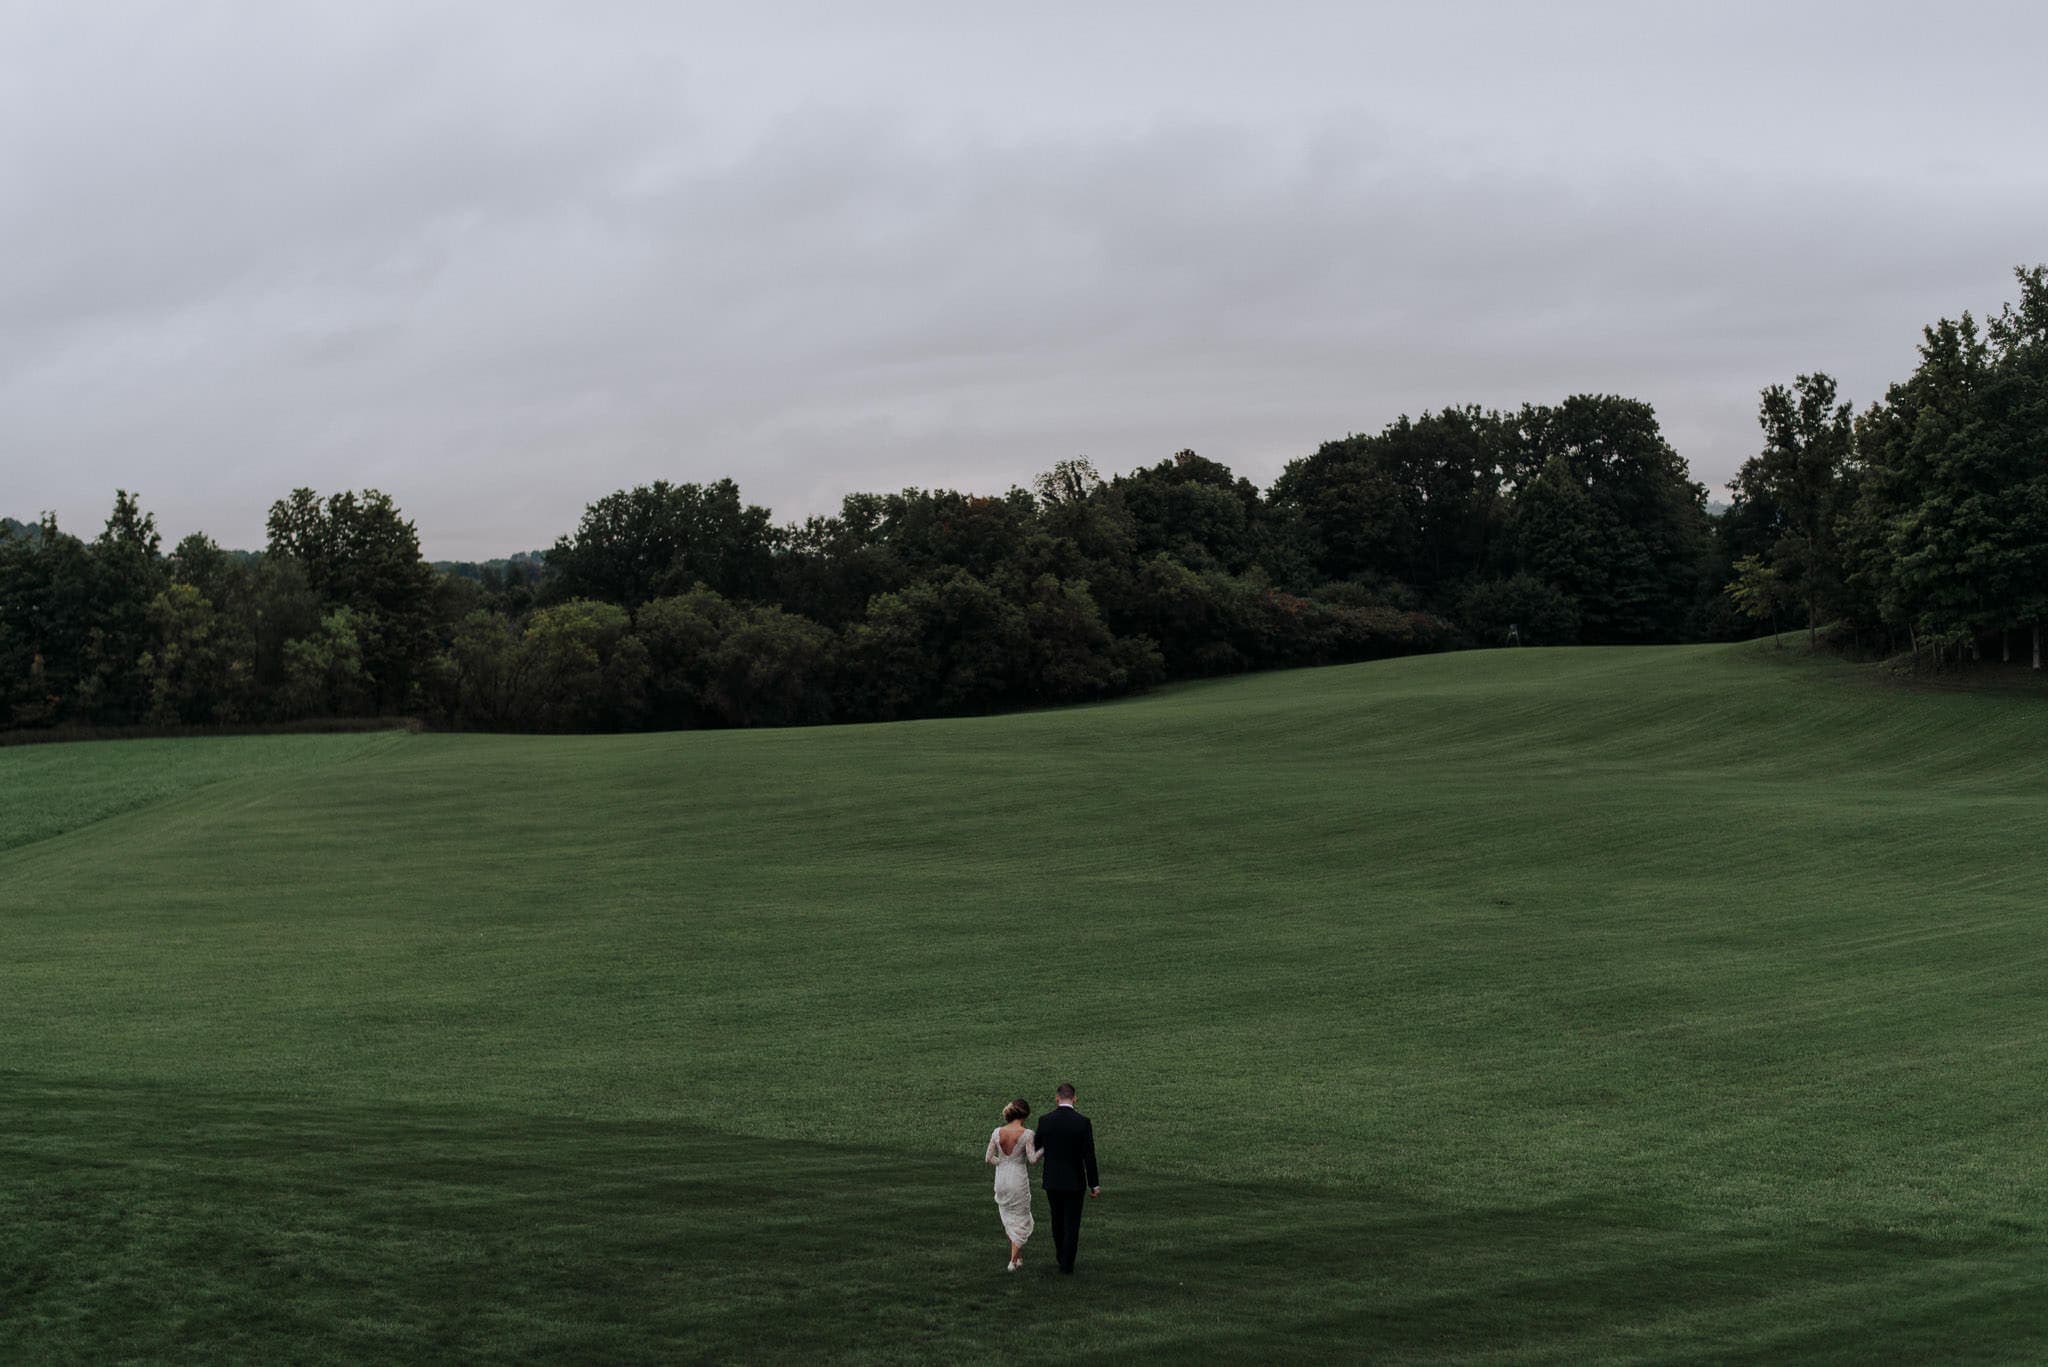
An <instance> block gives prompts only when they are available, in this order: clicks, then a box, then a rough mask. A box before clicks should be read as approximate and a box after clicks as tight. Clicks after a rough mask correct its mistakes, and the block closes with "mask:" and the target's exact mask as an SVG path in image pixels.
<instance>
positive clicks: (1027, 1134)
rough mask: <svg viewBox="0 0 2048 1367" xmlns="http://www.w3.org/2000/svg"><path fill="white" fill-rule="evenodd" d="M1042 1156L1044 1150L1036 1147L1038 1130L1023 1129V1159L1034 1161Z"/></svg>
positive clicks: (1028, 1161)
mask: <svg viewBox="0 0 2048 1367" xmlns="http://www.w3.org/2000/svg"><path fill="white" fill-rule="evenodd" d="M1043 1157H1045V1150H1044V1149H1041V1148H1039V1147H1038V1131H1036V1130H1026V1131H1024V1161H1025V1162H1027V1163H1036V1162H1037V1161H1038V1160H1039V1159H1041V1158H1043Z"/></svg>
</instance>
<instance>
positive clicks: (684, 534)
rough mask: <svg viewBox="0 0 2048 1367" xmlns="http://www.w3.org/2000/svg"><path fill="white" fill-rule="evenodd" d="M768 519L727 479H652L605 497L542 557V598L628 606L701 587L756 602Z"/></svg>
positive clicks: (767, 549)
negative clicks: (544, 570)
mask: <svg viewBox="0 0 2048 1367" xmlns="http://www.w3.org/2000/svg"><path fill="white" fill-rule="evenodd" d="M769 518H770V515H769V512H768V510H767V509H766V508H761V507H756V506H754V505H753V504H749V503H743V502H742V501H741V499H740V491H739V486H738V485H736V484H734V483H733V482H732V481H731V480H729V479H721V480H719V481H718V482H717V483H715V484H670V483H669V482H668V481H666V480H657V481H655V482H654V483H653V484H643V485H639V486H637V487H635V488H632V489H623V490H620V491H619V492H617V493H612V494H607V495H605V496H604V497H603V498H601V499H599V500H598V501H597V502H595V503H593V504H591V505H590V506H589V507H588V508H586V509H584V512H583V520H582V521H581V522H580V523H578V524H577V527H576V530H575V532H574V533H573V534H571V535H569V536H565V537H563V538H561V539H560V540H559V541H557V542H556V543H555V546H554V549H553V550H551V551H549V552H548V557H547V580H546V588H547V592H548V595H549V597H550V598H551V599H553V600H555V601H561V600H564V599H569V598H592V599H598V600H601V601H603V602H608V603H617V604H620V605H621V606H623V607H626V608H629V609H630V608H637V607H639V606H640V605H641V604H642V603H645V602H647V601H648V600H649V599H651V598H657V597H660V596H662V595H664V594H676V593H683V592H686V591H688V590H689V589H690V588H691V587H692V586H694V585H696V584H703V585H705V586H706V587H708V588H711V589H713V590H715V591H717V592H718V593H721V594H724V595H725V596H726V597H728V598H759V597H761V596H763V595H765V594H766V593H767V592H768V590H769V587H770V583H771V573H770V555H771V551H772V548H773V543H774V536H773V533H772V530H771V526H770V520H769Z"/></svg>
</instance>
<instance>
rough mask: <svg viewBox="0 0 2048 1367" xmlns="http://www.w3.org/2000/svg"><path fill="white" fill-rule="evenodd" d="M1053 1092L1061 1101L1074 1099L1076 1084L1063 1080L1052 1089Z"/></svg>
mask: <svg viewBox="0 0 2048 1367" xmlns="http://www.w3.org/2000/svg"><path fill="white" fill-rule="evenodd" d="M1052 1094H1053V1096H1054V1097H1056V1098H1057V1099H1059V1100H1061V1101H1072V1100H1073V1099H1074V1084H1073V1083H1071V1082H1062V1083H1061V1084H1060V1085H1059V1086H1057V1087H1055V1088H1053V1089H1052Z"/></svg>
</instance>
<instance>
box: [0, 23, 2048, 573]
mask: <svg viewBox="0 0 2048 1367" xmlns="http://www.w3.org/2000/svg"><path fill="white" fill-rule="evenodd" d="M2044 51H2048V6H2040V5H2036V4H2017V3H2016V4H1988V3H1987V4H1970V3H1948V4H1943V5H1934V4H1928V3H1912V4H1905V3H1895V4H1887V3H1857V4H1807V5H1801V4H1797V3H1786V0H1779V2H1778V3H1773V4H1754V5H1752V4H1738V3H1727V2H1726V0H1721V2H1720V3H1712V4H1708V3H1687V4H1683V5H1679V4H1670V5H1663V4H1655V3H1650V2H1649V0H1636V2H1635V3H1617V4H1574V3H1562V2H1554V3H1548V4H1542V5H1537V4H1476V3H1475V4H1446V3H1441V0H1437V2H1436V3H1430V4H1428V5H1424V4H1421V3H1419V2H1418V3H1413V4H1407V5H1401V6H1393V5H1385V6H1380V5H1370V4H1363V3H1355V2H1347V0H1329V3H1307V2H1306V0H1299V2H1295V3H1290V2H1289V0H1262V2H1261V3H1258V4H1251V3H1235V4H1197V3H1189V0H1172V2H1171V3H1159V4H1139V3H1130V2H1129V0H1120V2H1119V3H1116V4H1103V3H1100V0H1097V3H1093V4H1048V3H1043V0H1041V3H1038V4H1034V5H1029V6H1022V5H1012V6H1002V7H998V6H990V5H967V4H961V3H958V0H951V3H932V4H915V5H912V4H889V3H883V2H882V0H865V2H864V3H861V4H845V3H836V2H835V3H827V4H818V5H799V4H794V3H784V2H781V0H778V3H774V4H767V3H757V4H747V5H730V6H727V5H692V4H685V3H648V4H633V3H623V2H621V0H604V2H602V3H562V4H546V3H540V2H539V0H532V2H531V3H520V2H519V0H494V2H493V3H487V4H486V3H479V4H474V5H467V4H445V5H444V4H433V3H423V0H404V2H403V3H393V4H378V3H365V2H364V0H349V3H346V4H334V3H321V4H317V5H316V4H292V3H279V0H242V3H236V4H209V3H203V2H202V0H177V3H164V4H121V3H116V2H115V0H90V2H89V3H87V2H84V0H52V2H51V3H48V4H36V3H24V2H23V0H0V248H4V250H0V512H4V513H8V514H11V515H13V516H16V517H24V518H26V517H32V516H34V515H35V514H36V513H38V512H39V511H41V510H44V509H52V510H55V511H56V512H57V513H58V515H59V517H60V519H61V520H62V522H63V523H64V524H65V525H67V526H68V527H70V528H71V529H72V530H74V531H80V532H90V531H92V530H94V529H96V528H97V526H98V525H99V523H100V522H101V521H102V520H103V518H104V516H105V511H106V507H107V505H108V504H109V503H110V502H111V499H112V492H113V490H114V488H115V487H116V486H121V487H127V488H130V489H135V490H138V491H140V492H141V494H142V495H143V498H144V502H145V504H146V506H148V507H149V508H151V509H153V510H154V511H155V512H156V513H157V514H158V517H159V520H160V522H161V524H162V526H163V529H164V531H165V533H166V536H167V540H168V539H175V537H176V536H178V535H180V534H182V533H184V532H187V531H190V530H192V529H194V528H199V527H203V528H205V529H206V530H207V531H209V532H211V533H213V534H214V535H215V536H216V537H217V538H218V539H220V540H221V541H223V542H225V543H227V544H230V545H243V546H255V545H260V544H261V541H262V539H263V531H262V528H263V515H264V512H265V510H266V509H267V507H268V506H269V504H270V502H271V500H273V499H274V498H277V497H278V496H280V495H281V494H283V493H284V492H286V491H287V490H289V489H290V488H292V487H294V486H296V485H301V484H306V485H312V486H314V487H315V488H318V489H320V490H322V491H331V490H335V489H339V488H344V487H358V488H359V487H364V486H374V487H377V488H382V489H385V490H387V491H389V492H390V493H392V494H393V495H394V496H395V497H396V498H397V499H398V501H399V503H400V505H401V506H402V507H404V508H405V510H406V511H407V513H408V514H410V515H411V516H412V517H413V518H414V519H415V520H416V521H417V523H418V524H419V528H420V533H421V539H422V542H423V544H424V547H425V549H426V551H427V552H428V554H430V555H433V556H439V557H477V558H482V557H486V556H493V555H502V554H506V553H508V552H511V551H514V550H520V549H526V548H530V547H535V546H544V545H546V544H548V543H549V542H551V541H552V540H553V539H554V537H555V536H556V535H557V534H559V533H561V532H563V531H566V530H568V529H570V528H572V527H573V526H574V525H575V522H576V519H577V516H578V514H579V513H580V511H581V509H582V507H583V505H584V504H586V503H588V502H589V501H591V500H592V499H594V498H596V497H598V496H600V495H602V494H604V493H606V492H608V491H609V490H612V489H615V488H619V487H623V486H626V485H629V484H634V483H641V482H645V481H648V480H652V479H656V478H667V479H671V480H709V479H714V478H717V477H719V476H722V475H731V476H733V477H735V478H736V479H738V480H739V482H740V484H741V487H742V489H743V490H744V492H745V493H746V495H747V496H748V497H749V498H750V499H752V500H753V501H755V502H761V503H766V504H768V505H769V506H770V507H772V508H774V509H775V511H776V513H777V514H778V516H780V517H782V518H785V519H787V518H792V517H795V516H799V515H802V514H806V513H811V512H824V511H830V510H831V509H833V508H835V507H836V506H837V504H838V500H839V498H840V496H841V495H842V494H844V493H846V492H849V491H852V490H856V489H875V490H882V489H894V488H900V487H903V486H905V485H910V484H917V485H926V486H931V485H939V486H948V487H955V488H966V489H975V490H986V491H996V490H1000V489H1002V488H1004V487H1007V486H1008V485H1010V484H1012V483H1017V482H1023V481H1026V480H1028V478H1029V477H1030V476H1031V474H1033V473H1034V472H1035V471H1038V470H1041V469H1043V468H1045V467H1046V466H1048V465H1049V464H1051V463H1052V462H1053V461H1055V460H1059V459H1062V458H1065V457H1069V456H1073V455H1079V454H1086V455H1088V456H1090V457H1092V458H1093V459H1094V461H1095V463H1096V464H1097V466H1098V467H1099V468H1101V469H1102V470H1103V471H1104V472H1105V473H1109V472H1112V471H1119V470H1125V469H1128V468H1130V467H1132V466H1134V465H1137V464H1140V463H1150V462H1152V461H1156V460H1159V459H1161V458H1163V457H1165V456H1167V455H1170V454H1171V453H1172V452H1173V451H1175V450H1177V449H1179V448H1181V447H1184V446H1192V447H1194V448H1195V449H1196V450H1198V451H1201V452H1202V453H1203V454H1204V455H1207V456H1211V457H1213V458H1215V459H1218V460H1222V461H1224V462H1226V463H1228V464H1230V465H1232V466H1234V467H1235V468H1237V469H1238V470H1239V471H1241V472H1242V473H1245V474H1248V475H1250V476H1252V477H1253V478H1254V479H1257V480H1258V481H1260V482H1261V483H1266V482H1269V481H1270V480H1271V479H1272V477H1273V476H1274V475H1275V474H1276V473H1278V471H1279V469H1280V468H1281V466H1282V465H1283V464H1285V462H1287V461H1288V460H1290V459H1293V458H1295V457H1297V456H1301V455H1305V454H1307V453H1308V452H1310V451H1312V450H1314V449H1315V447H1316V445H1317V444H1318V443H1319V442H1321V441H1323V440H1325V439H1328V438H1331V437H1336V436H1342V435H1344V434H1345V433H1347V432H1353V431H1372V430H1377V429H1378V428H1379V427H1380V426H1382V425H1383V424H1385V423H1386V422H1388V421H1389V420H1391V419H1393V418H1394V417H1396V416H1397V415H1398V414H1400V413H1403V412H1409V413H1419V412H1420V411H1422V410H1424V409H1427V408H1434V407H1440V406H1442V405H1445V404H1454V403H1466V402H1476V403H1480V404H1485V405H1488V406H1494V405H1501V406H1508V405H1515V404H1519V403H1521V402H1523V401H1524V400H1533V401H1550V400H1555V399H1559V398H1562V397H1563V396H1565V395H1567V394H1570V393H1575V392H1581V391H1598V392H1618V393H1623V394H1628V395H1633V396H1636V397H1639V398H1643V399H1647V400H1649V401H1650V402H1652V403H1654V404H1655V405H1656V407H1657V410H1658V412H1659V414H1660V415H1661V417H1662V419H1663V422H1664V428H1665V432H1666V434H1667V435H1668V436H1669V437H1670V439H1671V440H1672V442H1673V443H1674V444H1675V445H1676V446H1677V447H1678V449H1679V450H1680V451H1681V452H1682V453H1683V454H1684V455H1685V456H1686V457H1687V459H1688V460H1690V461H1691V463H1692V466H1693V469H1694V472H1695V474H1696V475H1697V476H1698V477H1699V478H1701V479H1702V480H1704V481H1706V482H1707V483H1708V484H1710V485H1718V484H1719V483H1721V482H1722V481H1724V480H1725V479H1727V478H1728V476H1729V475H1730V474H1732V473H1733V471H1734V469H1735V467H1736V466H1737V465H1738V464H1740V462H1741V461H1742V460H1743V458H1744V457H1745V456H1747V455H1749V454H1750V453H1751V451H1752V450H1753V447H1754V443H1755V431H1756V426H1755V408H1756V392H1757V390H1758V389H1759V388H1760V387H1761V386H1763V385H1765V384H1769V383H1772V382H1774V381H1781V380H1789V379H1790V378H1791V377H1792V376H1793V375H1794V374H1795V373H1797V372H1799V371H1802V370H1812V369H1825V370H1829V371H1832V372H1833V373H1834V374H1836V375H1837V376H1838V377H1839V378H1840V379H1841V380H1842V382H1843V386H1844V389H1845V392H1846V393H1847V394H1848V395H1849V396H1850V397H1852V398H1854V399H1855V400H1856V401H1857V402H1858V403H1859V404H1861V403H1865V402H1868V401H1869V400H1870V399H1872V398H1875V397H1877V396H1878V395H1879V394H1880V393H1881V391H1882V387H1883V385H1884V383H1885V382H1887V381H1888V380H1891V379H1895V378H1898V377H1900V376H1902V375H1903V374H1905V373H1906V372H1907V371H1908V370H1909V369H1910V368H1911V366H1912V363H1913V357H1914V346H1915V344H1916V342H1917V341H1918V336H1919V328H1920V327H1921V326H1922V325H1923V324H1925V323H1928V322H1930V321H1932V320H1934V319H1935V318H1937V317H1939V316H1941V315H1943V314H1954V313H1957V312H1959V311H1961V310H1963V309H1965V308H1969V309H1974V310H1977V311H1978V312H1980V313H1981V312H1982V311H1984V310H1985V309H1987V308H1991V307H1995V306H1996V305H1997V304H1998V303H1999V302H2000V301H2001V300H2003V299H2005V298H2007V297H2009V296H2010V289H2009V285H2010V275H2009V273H2010V270H2011V268H2012V267H2013V266H2015V265H2017V264H2020V263H2022V262H2035V261H2041V260H2044V259H2048V156H2044V155H2043V152H2042V136H2043V134H2044V132H2048V94H2044V91H2048V81H2044V80H2043V79H2042V77H2041V68H2040V59H2041V54H2042V53H2043V52H2044Z"/></svg>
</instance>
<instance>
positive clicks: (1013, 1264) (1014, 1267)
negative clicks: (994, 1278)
mask: <svg viewBox="0 0 2048 1367" xmlns="http://www.w3.org/2000/svg"><path fill="white" fill-rule="evenodd" d="M1022 1266H1024V1264H1022V1263H1020V1262H1018V1261H1016V1260H1015V1259H1011V1261H1010V1265H1009V1266H1008V1267H1006V1268H1004V1269H1003V1271H1005V1272H1015V1271H1016V1270H1017V1269H1018V1268H1020V1267H1022Z"/></svg>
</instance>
